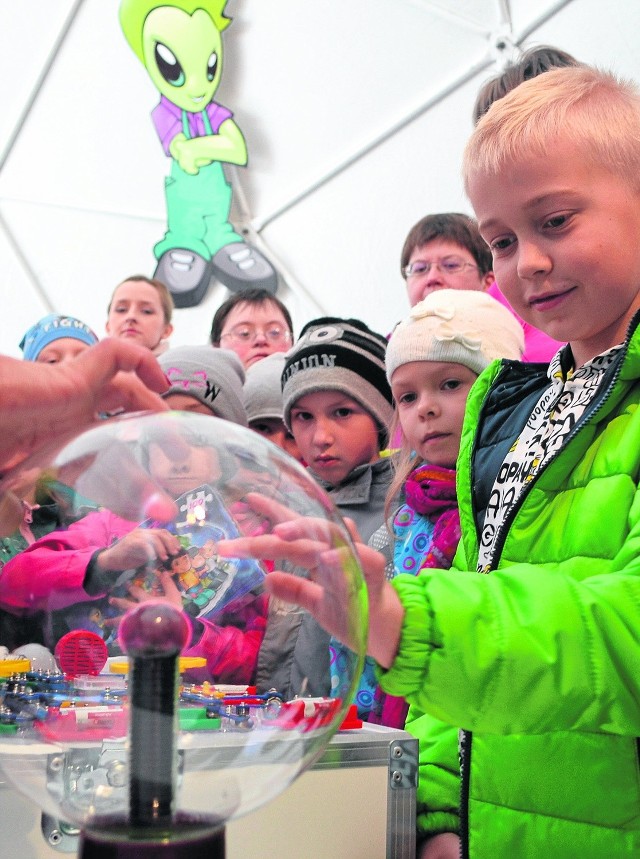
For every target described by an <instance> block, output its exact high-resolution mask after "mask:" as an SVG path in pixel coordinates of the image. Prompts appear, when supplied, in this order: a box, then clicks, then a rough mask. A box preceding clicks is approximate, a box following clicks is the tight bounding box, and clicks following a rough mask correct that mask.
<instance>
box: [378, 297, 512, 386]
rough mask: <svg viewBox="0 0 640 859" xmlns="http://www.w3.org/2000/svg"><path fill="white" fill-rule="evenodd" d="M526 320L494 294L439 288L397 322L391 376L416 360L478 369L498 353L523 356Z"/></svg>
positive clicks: (391, 350) (390, 354) (391, 343)
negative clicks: (399, 368) (520, 317)
mask: <svg viewBox="0 0 640 859" xmlns="http://www.w3.org/2000/svg"><path fill="white" fill-rule="evenodd" d="M523 351H524V333H523V331H522V326H521V325H520V323H519V322H518V320H517V319H516V318H515V316H514V315H513V314H512V313H510V312H509V311H508V310H507V308H506V307H503V306H502V304H500V303H499V302H498V301H496V300H495V298H492V297H491V296H490V295H487V294H486V292H480V291H475V290H467V289H437V290H435V291H434V292H432V293H431V294H430V295H428V296H427V297H426V298H425V299H423V300H422V301H420V302H418V304H416V305H415V307H413V308H412V309H411V312H410V313H409V316H407V317H406V318H405V319H403V320H402V322H399V323H398V325H397V326H396V327H395V329H394V331H393V333H392V335H391V338H390V340H389V346H388V347H387V358H386V365H387V379H389V381H391V377H392V376H393V374H394V372H395V370H397V369H398V367H401V366H402V365H403V364H410V363H411V362H412V361H442V362H450V363H452V364H462V365H464V366H465V367H468V368H469V369H470V370H472V371H473V372H474V373H477V374H478V375H479V374H480V373H481V372H482V371H483V370H484V368H485V367H487V366H488V365H489V364H490V363H491V362H492V361H493V360H494V358H512V359H514V360H516V361H519V360H520V359H521V357H522V353H523Z"/></svg>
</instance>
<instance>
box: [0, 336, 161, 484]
mask: <svg viewBox="0 0 640 859" xmlns="http://www.w3.org/2000/svg"><path fill="white" fill-rule="evenodd" d="M168 387H169V385H168V382H167V380H166V378H165V375H164V373H163V372H162V370H161V369H160V365H159V364H158V362H157V361H156V359H155V357H154V356H153V354H152V353H151V352H150V351H149V350H148V349H144V348H143V347H141V346H137V345H135V344H133V343H127V342H125V341H124V340H118V339H115V338H113V337H108V338H106V339H105V340H101V341H100V342H99V343H96V345H95V346H92V347H91V348H90V349H87V350H86V351H85V352H82V353H81V354H80V355H78V357H77V358H74V359H73V360H72V361H68V362H65V363H63V364H38V363H36V362H35V361H18V360H16V359H14V358H8V357H6V356H4V355H0V415H1V418H0V468H2V469H3V470H4V471H6V470H7V469H8V468H11V467H12V466H14V465H17V464H18V463H19V462H21V461H22V460H23V459H25V458H26V457H27V456H28V455H29V454H30V453H33V452H34V451H36V450H38V449H39V448H41V447H42V446H43V445H46V444H50V443H52V442H55V441H56V440H57V439H64V438H65V437H67V436H68V435H69V434H71V433H77V432H80V431H82V430H83V429H86V428H87V427H89V426H91V424H93V423H94V422H95V421H96V420H97V419H98V415H99V414H100V413H104V412H113V411H116V410H124V411H146V410H151V411H166V410H167V409H168V406H167V404H166V403H165V402H164V401H163V400H162V398H161V397H160V396H159V394H160V393H162V392H164V391H166V390H167V389H168Z"/></svg>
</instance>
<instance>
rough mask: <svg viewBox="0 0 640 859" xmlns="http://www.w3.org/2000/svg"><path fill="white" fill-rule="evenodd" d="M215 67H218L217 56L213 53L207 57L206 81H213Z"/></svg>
mask: <svg viewBox="0 0 640 859" xmlns="http://www.w3.org/2000/svg"><path fill="white" fill-rule="evenodd" d="M217 65H218V55H217V54H216V52H215V51H214V52H213V53H212V54H211V56H210V57H209V60H208V61H207V80H208V81H212V80H213V78H214V75H215V73H216V66H217Z"/></svg>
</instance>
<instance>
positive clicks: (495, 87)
mask: <svg viewBox="0 0 640 859" xmlns="http://www.w3.org/2000/svg"><path fill="white" fill-rule="evenodd" d="M580 65H582V63H580V62H579V61H578V60H576V58H575V57H572V56H571V54H568V53H567V52H566V51H563V50H561V49H560V48H554V47H552V46H551V45H539V46H538V47H536V48H529V49H528V50H527V51H525V52H524V53H523V54H522V56H521V57H520V59H519V60H518V61H517V62H515V63H510V64H509V65H508V66H507V67H506V68H505V69H504V70H503V71H502V72H501V73H500V74H499V75H496V76H495V77H494V78H491V79H490V80H488V81H487V82H486V83H484V84H483V85H482V86H481V87H480V91H479V92H478V95H477V97H476V102H475V104H474V106H473V124H474V125H477V124H478V122H479V121H480V119H481V118H482V117H483V116H484V115H485V113H486V112H487V111H488V110H489V108H490V107H491V105H492V104H493V103H494V101H498V99H500V98H504V96H505V95H506V94H507V93H509V92H511V90H512V89H515V88H516V87H517V86H519V85H520V84H521V83H524V81H528V80H531V78H536V77H538V75H541V74H543V72H548V71H550V70H551V69H562V68H565V67H567V66H580Z"/></svg>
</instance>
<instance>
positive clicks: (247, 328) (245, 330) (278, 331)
mask: <svg viewBox="0 0 640 859" xmlns="http://www.w3.org/2000/svg"><path fill="white" fill-rule="evenodd" d="M258 334H263V335H264V337H265V338H266V339H267V340H268V341H269V343H288V342H289V341H290V340H291V332H290V331H289V330H288V329H287V328H283V327H282V326H281V325H271V326H269V328H256V327H255V325H236V326H235V328H232V329H231V331H227V333H226V334H221V335H220V339H221V340H224V338H225V337H229V338H231V340H235V342H236V343H253V341H254V340H255V339H256V337H257V336H258Z"/></svg>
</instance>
